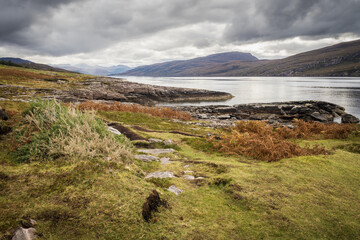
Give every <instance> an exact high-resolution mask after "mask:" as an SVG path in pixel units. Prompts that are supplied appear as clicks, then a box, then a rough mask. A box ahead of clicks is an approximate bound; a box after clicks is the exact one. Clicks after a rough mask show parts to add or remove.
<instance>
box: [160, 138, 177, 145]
mask: <svg viewBox="0 0 360 240" xmlns="http://www.w3.org/2000/svg"><path fill="white" fill-rule="evenodd" d="M163 143H164V144H165V145H173V144H174V142H173V140H171V139H166V140H164V141H163Z"/></svg>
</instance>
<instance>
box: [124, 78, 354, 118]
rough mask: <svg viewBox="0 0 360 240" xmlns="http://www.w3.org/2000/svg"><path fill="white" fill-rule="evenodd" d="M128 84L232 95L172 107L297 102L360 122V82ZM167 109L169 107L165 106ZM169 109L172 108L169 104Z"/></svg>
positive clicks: (152, 80)
mask: <svg viewBox="0 0 360 240" xmlns="http://www.w3.org/2000/svg"><path fill="white" fill-rule="evenodd" d="M123 78H126V79H127V80H128V81H132V82H138V83H146V84H153V85H160V86H170V87H187V88H200V89H207V90H216V91H223V92H228V93H231V94H232V95H233V96H234V98H232V99H230V100H228V101H223V102H200V103H182V104H171V105H210V104H221V105H234V104H240V103H266V102H281V101H295V100H322V101H327V102H332V103H335V104H338V105H340V106H343V107H345V109H346V111H347V112H348V113H351V114H353V115H355V116H357V117H358V118H360V78H340V77H335V78H334V77H332V78H329V77H316V78H313V77H123ZM162 105H166V104H162ZM168 105H169V104H168Z"/></svg>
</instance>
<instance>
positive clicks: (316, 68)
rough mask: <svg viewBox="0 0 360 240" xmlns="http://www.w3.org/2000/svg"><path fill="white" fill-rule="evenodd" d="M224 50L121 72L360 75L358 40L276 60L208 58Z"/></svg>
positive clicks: (359, 41)
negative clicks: (215, 59) (213, 59)
mask: <svg viewBox="0 0 360 240" xmlns="http://www.w3.org/2000/svg"><path fill="white" fill-rule="evenodd" d="M228 53H232V52H228ZM228 53H220V54H212V55H209V56H205V57H200V58H194V59H189V60H180V61H171V62H165V63H157V64H151V65H146V66H139V67H137V68H134V69H132V70H130V71H127V72H125V73H124V75H128V76H156V77H162V76H164V77H165V76H166V77H184V76H192V77H195V76H354V77H355V76H360V40H355V41H350V42H343V43H339V44H336V45H332V46H328V47H324V48H320V49H315V50H311V51H307V52H302V53H299V54H296V55H293V56H289V57H286V58H283V59H276V60H259V59H257V58H256V60H252V61H246V60H245V61H244V60H234V59H229V60H228V61H225V60H223V61H218V62H216V61H211V60H209V58H213V57H214V56H216V55H218V56H219V55H221V54H228ZM242 54H246V53H242ZM249 54H250V53H249ZM250 55H251V54H250ZM251 56H252V55H251Z"/></svg>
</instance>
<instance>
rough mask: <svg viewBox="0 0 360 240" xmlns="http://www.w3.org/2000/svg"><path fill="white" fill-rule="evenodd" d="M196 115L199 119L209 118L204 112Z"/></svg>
mask: <svg viewBox="0 0 360 240" xmlns="http://www.w3.org/2000/svg"><path fill="white" fill-rule="evenodd" d="M197 117H198V118H199V119H208V118H209V116H208V115H207V114H205V113H201V114H198V115H197Z"/></svg>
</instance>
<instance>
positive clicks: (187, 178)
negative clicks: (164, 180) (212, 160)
mask: <svg viewBox="0 0 360 240" xmlns="http://www.w3.org/2000/svg"><path fill="white" fill-rule="evenodd" d="M183 179H185V180H194V179H195V177H194V176H191V175H184V176H183Z"/></svg>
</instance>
